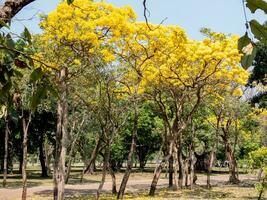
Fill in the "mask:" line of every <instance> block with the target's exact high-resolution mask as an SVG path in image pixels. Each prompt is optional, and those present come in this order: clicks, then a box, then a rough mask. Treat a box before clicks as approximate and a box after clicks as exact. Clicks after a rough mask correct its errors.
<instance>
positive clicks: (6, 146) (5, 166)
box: [3, 117, 9, 187]
mask: <svg viewBox="0 0 267 200" xmlns="http://www.w3.org/2000/svg"><path fill="white" fill-rule="evenodd" d="M8 141H9V124H8V118H7V117H6V119H5V155H4V169H3V172H4V174H3V176H4V177H3V187H6V180H7V172H8V169H7V168H8V164H7V158H8Z"/></svg>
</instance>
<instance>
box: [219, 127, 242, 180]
mask: <svg viewBox="0 0 267 200" xmlns="http://www.w3.org/2000/svg"><path fill="white" fill-rule="evenodd" d="M223 133H224V135H223V136H222V138H223V142H224V146H225V152H226V157H227V159H228V162H229V183H233V184H236V183H239V180H238V177H237V171H236V170H237V162H236V159H235V155H234V152H233V150H232V147H231V144H230V143H229V137H228V132H227V131H226V130H225V129H223Z"/></svg>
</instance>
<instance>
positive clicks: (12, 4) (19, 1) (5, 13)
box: [0, 0, 35, 28]
mask: <svg viewBox="0 0 267 200" xmlns="http://www.w3.org/2000/svg"><path fill="white" fill-rule="evenodd" d="M33 1H35V0H6V1H5V3H4V5H3V6H1V7H0V20H1V21H3V22H5V23H9V22H10V21H11V19H12V18H13V17H14V16H15V15H16V14H17V13H18V12H19V11H20V10H21V9H22V8H23V7H25V6H27V5H28V4H30V3H32V2H33ZM2 27H3V25H2V24H0V28H2Z"/></svg>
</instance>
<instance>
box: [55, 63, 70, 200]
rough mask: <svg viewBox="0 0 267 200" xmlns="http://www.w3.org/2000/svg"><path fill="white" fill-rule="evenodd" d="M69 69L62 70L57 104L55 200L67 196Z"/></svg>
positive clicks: (60, 199) (61, 199)
mask: <svg viewBox="0 0 267 200" xmlns="http://www.w3.org/2000/svg"><path fill="white" fill-rule="evenodd" d="M66 78H67V68H66V67H64V68H62V69H61V70H60V74H59V79H60V85H59V87H60V92H61V93H60V97H59V100H58V103H57V130H56V150H55V161H54V200H63V199H64V195H65V156H66V147H67V126H68V103H67V84H66Z"/></svg>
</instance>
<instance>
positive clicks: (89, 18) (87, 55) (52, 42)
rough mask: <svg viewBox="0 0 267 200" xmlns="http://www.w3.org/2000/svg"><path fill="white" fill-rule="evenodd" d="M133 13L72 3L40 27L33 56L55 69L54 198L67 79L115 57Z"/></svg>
mask: <svg viewBox="0 0 267 200" xmlns="http://www.w3.org/2000/svg"><path fill="white" fill-rule="evenodd" d="M135 17H136V16H135V13H134V12H133V10H132V9H131V8H129V7H124V8H116V7H114V6H112V5H110V4H107V3H104V2H96V3H94V2H92V1H90V0H88V1H84V0H76V1H75V2H73V3H72V4H71V5H68V3H67V2H66V1H64V2H62V3H60V4H59V5H58V7H57V9H56V10H55V11H53V12H51V13H50V14H49V15H48V16H47V17H46V18H45V19H44V21H43V22H41V27H42V28H43V30H44V33H43V34H42V35H41V36H40V40H41V44H42V45H41V46H42V48H43V50H44V51H42V52H41V53H39V54H37V55H36V56H38V57H41V58H43V59H44V60H45V61H47V62H48V63H51V65H52V68H53V69H56V71H57V72H56V84H57V89H58V94H59V98H58V108H57V115H58V122H57V131H56V154H55V164H54V199H64V182H65V180H64V179H65V174H64V173H65V155H66V143H67V134H68V133H67V127H68V103H67V99H68V90H69V87H70V86H71V84H70V83H71V81H70V80H71V78H72V77H73V76H76V75H78V74H80V73H82V71H83V68H85V67H94V66H95V65H96V64H97V62H99V61H103V60H104V61H105V62H107V63H111V62H112V61H114V59H115V57H114V55H113V53H112V52H113V49H114V48H115V46H114V42H115V41H117V40H119V39H120V38H121V37H122V36H123V35H127V34H129V33H130V32H131V31H132V30H131V27H132V26H131V23H132V22H134V21H135Z"/></svg>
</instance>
